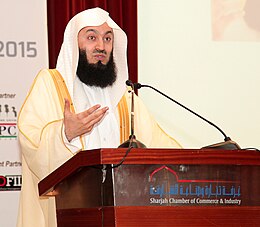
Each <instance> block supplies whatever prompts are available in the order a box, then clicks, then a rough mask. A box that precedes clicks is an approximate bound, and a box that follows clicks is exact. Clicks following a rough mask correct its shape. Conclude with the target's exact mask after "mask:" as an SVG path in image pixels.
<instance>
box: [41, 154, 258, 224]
mask: <svg viewBox="0 0 260 227" xmlns="http://www.w3.org/2000/svg"><path fill="white" fill-rule="evenodd" d="M125 152H126V149H101V150H93V151H82V152H80V153H78V154H77V155H75V156H74V157H73V158H72V159H70V160H69V161H68V162H66V163H65V164H64V165H63V166H61V167H60V168H58V169H57V170H56V171H54V172H53V173H52V174H50V175H49V176H48V177H47V178H45V179H44V180H43V181H41V182H40V184H39V192H40V195H46V194H48V193H49V194H54V195H55V197H56V205H57V215H58V224H59V226H73V225H74V226H81V224H82V226H83V225H84V224H91V226H100V224H102V225H103V226H138V225H146V224H148V223H150V224H151V225H153V226H162V223H164V222H165V223H164V224H163V226H172V225H173V223H175V224H176V218H177V217H178V219H179V221H181V220H182V221H181V222H180V223H185V222H187V221H188V222H187V223H193V226H194V225H196V223H195V222H194V220H192V216H193V215H196V216H197V215H199V216H201V220H200V221H199V220H197V221H199V222H198V225H201V224H202V222H201V221H202V220H204V221H205V220H208V222H209V223H211V224H212V226H213V225H216V224H218V223H225V224H226V223H228V220H227V218H229V217H230V215H233V216H234V215H235V216H236V221H237V223H239V224H241V221H242V222H243V221H244V222H245V223H247V224H250V225H253V224H254V223H258V222H259V221H260V220H259V219H260V217H259V214H260V209H259V207H260V193H259V192H260V190H259V188H260V182H259V179H260V153H258V152H256V151H245V150H236V151H230V150H229V151H222V150H185V149H183V150H181V149H133V150H131V151H130V153H129V155H128V157H127V158H126V160H125V162H124V163H123V164H122V165H120V166H119V167H116V168H114V164H117V163H119V162H120V161H121V159H122V158H123V157H124V155H125ZM154 212H155V213H156V215H155V214H153V213H154ZM182 212H183V213H182ZM186 212H188V213H189V214H187V213H186ZM214 212H215V213H214ZM241 214H243V215H241ZM154 215H155V216H154ZM168 215H171V218H172V221H170V220H169V216H168ZM235 216H234V217H235ZM174 217H176V218H174ZM64 220H66V221H64ZM72 220H73V221H72ZM82 220H85V222H83V221H82ZM159 220H160V221H159ZM70 221H71V225H69V223H70ZM75 221H76V223H77V225H75ZM156 221H158V225H156ZM189 221H190V222H189ZM236 221H235V222H234V220H231V221H230V223H232V224H234V223H236ZM252 223H253V224H252Z"/></svg>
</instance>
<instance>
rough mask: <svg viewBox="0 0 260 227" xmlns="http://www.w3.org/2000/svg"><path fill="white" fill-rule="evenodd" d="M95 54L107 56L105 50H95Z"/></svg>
mask: <svg viewBox="0 0 260 227" xmlns="http://www.w3.org/2000/svg"><path fill="white" fill-rule="evenodd" d="M94 54H107V52H106V51H105V50H97V49H96V50H94Z"/></svg>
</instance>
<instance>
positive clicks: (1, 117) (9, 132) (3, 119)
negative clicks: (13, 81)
mask: <svg viewBox="0 0 260 227" xmlns="http://www.w3.org/2000/svg"><path fill="white" fill-rule="evenodd" d="M0 98H1V99H14V98H15V94H0ZM0 101H1V100H0ZM16 138H17V108H16V107H15V105H13V100H11V101H6V100H5V101H4V103H3V102H0V139H16Z"/></svg>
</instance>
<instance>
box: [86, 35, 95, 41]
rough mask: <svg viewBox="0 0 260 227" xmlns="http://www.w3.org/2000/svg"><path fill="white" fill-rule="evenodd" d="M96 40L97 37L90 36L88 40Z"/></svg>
mask: <svg viewBox="0 0 260 227" xmlns="http://www.w3.org/2000/svg"><path fill="white" fill-rule="evenodd" d="M95 39H96V37H95V36H92V35H91V36H88V40H95Z"/></svg>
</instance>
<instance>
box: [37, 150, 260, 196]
mask: <svg viewBox="0 0 260 227" xmlns="http://www.w3.org/2000/svg"><path fill="white" fill-rule="evenodd" d="M126 151H127V149H126V148H105V149H96V150H90V151H81V152H79V153H77V154H76V155H75V156H73V157H72V158H71V159H69V160H68V161H67V162H65V163H64V164H63V165H62V166H60V167H59V168H57V169H56V170H55V171H53V172H52V173H51V174H50V175H49V176H47V177H46V178H44V179H43V180H42V181H41V182H40V183H39V185H38V187H39V195H45V194H46V193H47V192H48V191H50V190H51V189H52V188H53V187H54V186H55V185H57V184H58V183H60V182H61V181H62V180H63V179H65V178H66V177H68V176H69V175H71V174H72V173H74V172H75V171H76V170H77V169H79V168H81V167H84V166H95V165H103V164H118V163H120V162H121V160H122V159H123V158H124V156H125V154H126ZM123 164H130V165H132V164H139V165H140V164H190V165H196V164H200V165H260V153H259V152H258V151H254V150H217V149H161V148H160V149H158V148H157V149H156V148H153V149H150V148H149V149H148V148H133V149H132V150H131V151H130V152H129V153H128V155H127V157H126V159H125V161H124V163H123Z"/></svg>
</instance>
